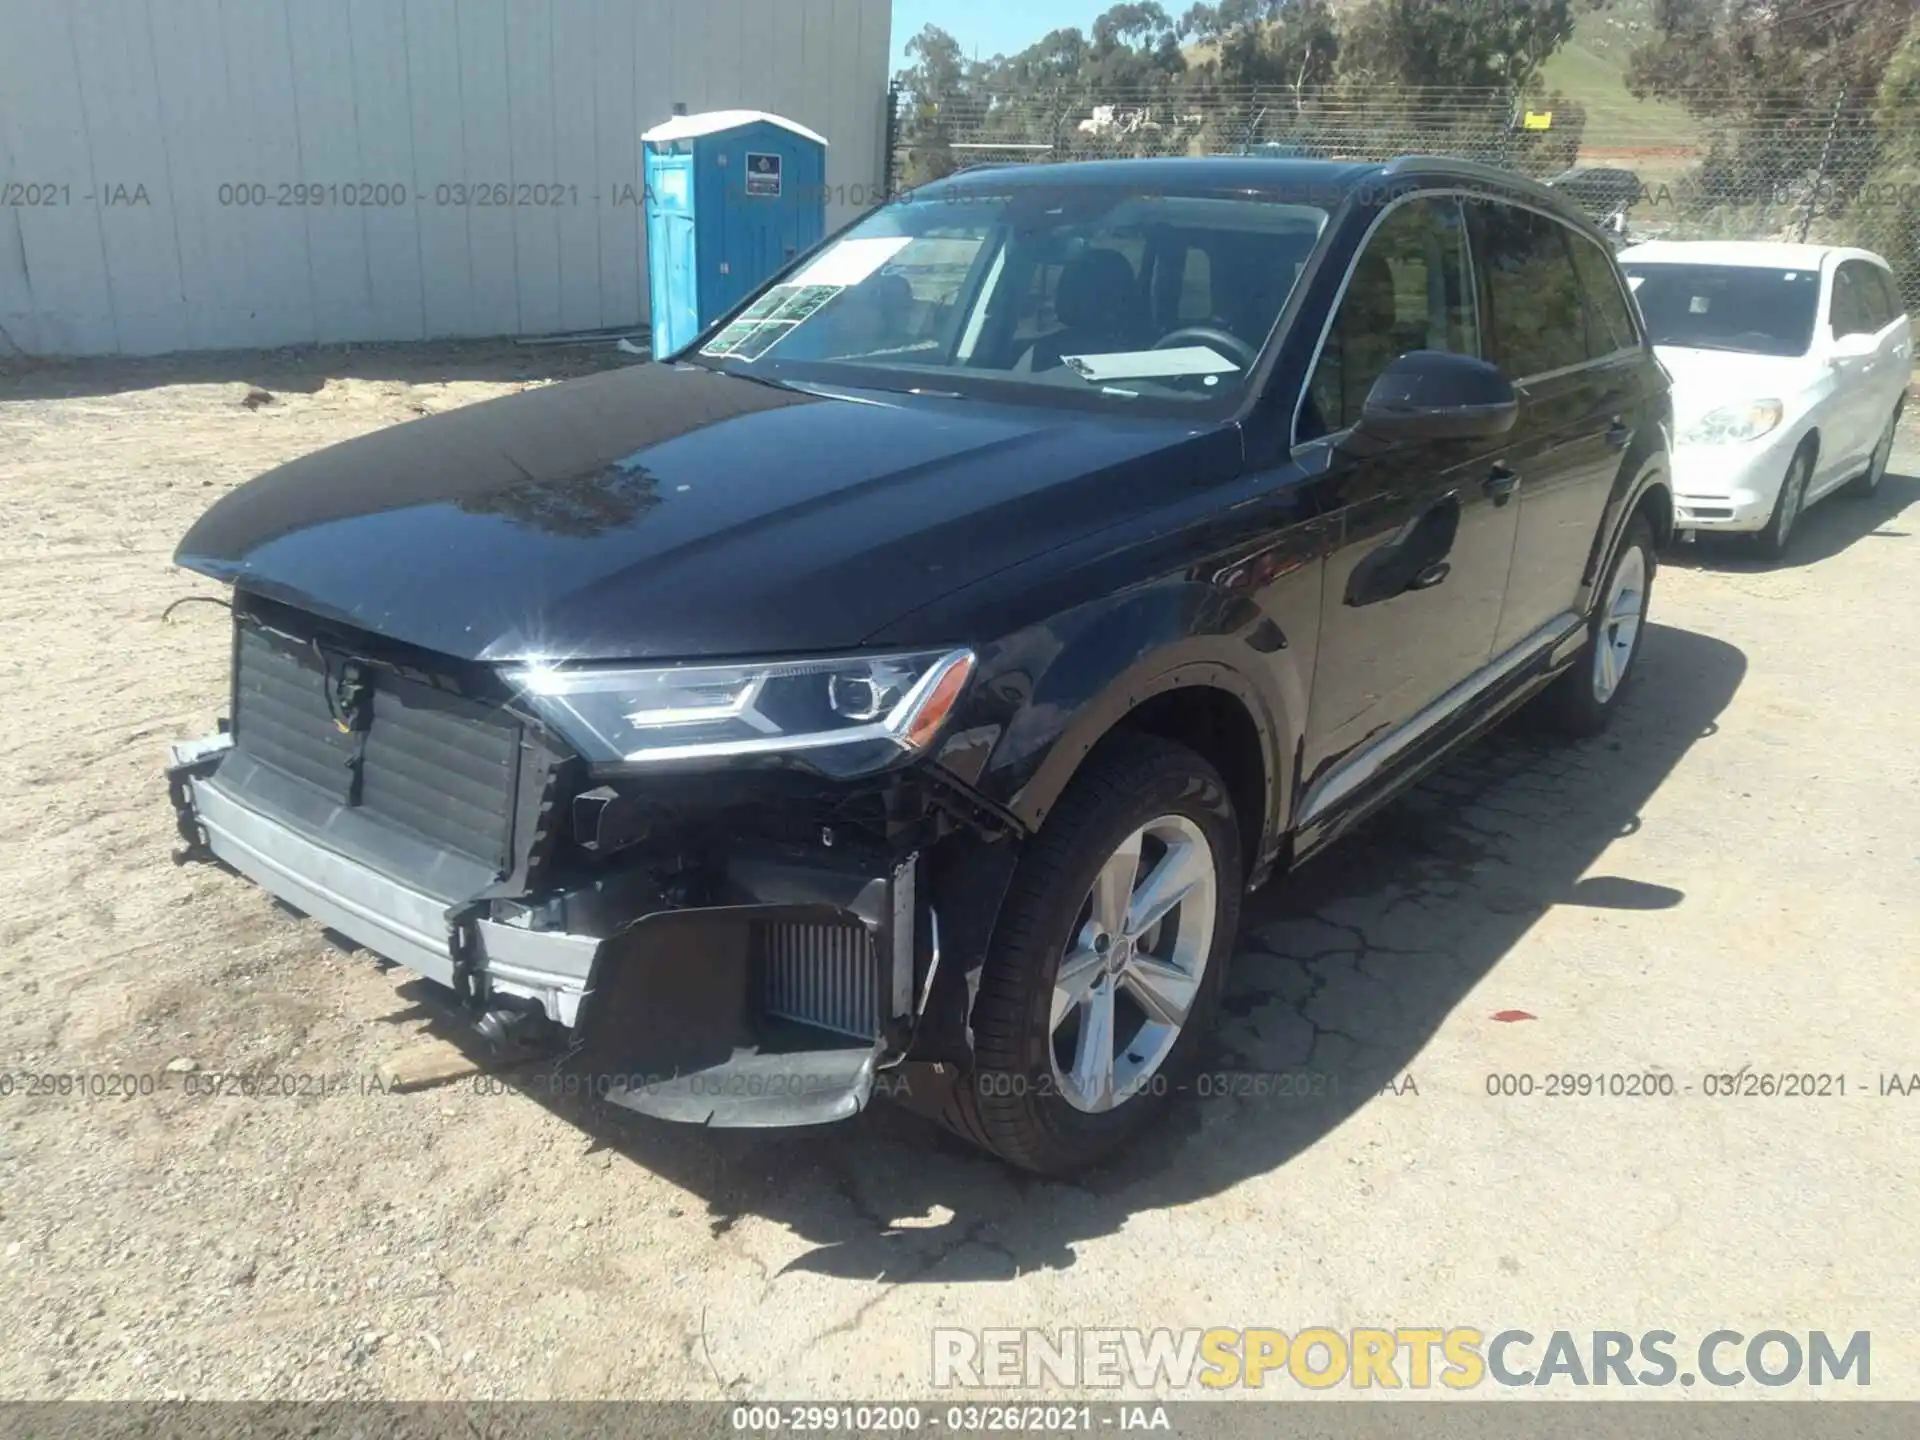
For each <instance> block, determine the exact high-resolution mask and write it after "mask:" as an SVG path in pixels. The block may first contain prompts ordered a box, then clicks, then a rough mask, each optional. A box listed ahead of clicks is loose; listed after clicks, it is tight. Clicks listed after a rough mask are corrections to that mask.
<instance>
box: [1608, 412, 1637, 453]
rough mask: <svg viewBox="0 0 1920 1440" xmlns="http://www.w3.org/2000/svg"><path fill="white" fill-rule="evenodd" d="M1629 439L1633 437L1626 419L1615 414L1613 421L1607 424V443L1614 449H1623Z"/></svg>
mask: <svg viewBox="0 0 1920 1440" xmlns="http://www.w3.org/2000/svg"><path fill="white" fill-rule="evenodd" d="M1631 439H1633V431H1632V429H1631V428H1630V427H1629V426H1628V425H1627V422H1626V421H1624V420H1622V419H1620V418H1619V417H1618V416H1615V417H1614V421H1613V423H1612V424H1611V425H1609V426H1607V444H1609V445H1611V446H1612V447H1613V448H1614V449H1615V450H1624V449H1626V448H1627V442H1628V441H1630V440H1631Z"/></svg>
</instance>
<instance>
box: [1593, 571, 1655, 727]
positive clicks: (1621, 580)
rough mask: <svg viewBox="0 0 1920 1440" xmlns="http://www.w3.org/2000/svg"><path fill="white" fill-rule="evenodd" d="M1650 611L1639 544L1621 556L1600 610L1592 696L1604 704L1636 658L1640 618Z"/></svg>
mask: <svg viewBox="0 0 1920 1440" xmlns="http://www.w3.org/2000/svg"><path fill="white" fill-rule="evenodd" d="M1646 613H1647V556H1646V552H1645V551H1644V550H1642V549H1641V548H1640V547H1639V546H1638V545H1635V546H1634V547H1633V548H1632V549H1630V550H1629V551H1627V553H1626V554H1624V555H1622V556H1621V557H1620V563H1619V564H1618V565H1616V566H1615V567H1614V571H1613V584H1612V585H1610V586H1609V587H1608V589H1607V597H1606V605H1605V608H1604V609H1603V610H1602V611H1601V612H1600V631H1599V634H1598V635H1596V636H1595V637H1594V646H1593V698H1594V699H1596V700H1598V701H1599V702H1600V703H1601V704H1602V705H1604V704H1606V703H1607V701H1609V700H1611V699H1612V698H1613V692H1614V691H1615V690H1618V689H1619V688H1620V681H1621V679H1622V678H1623V677H1624V676H1625V675H1626V673H1627V666H1628V664H1630V663H1631V662H1632V660H1633V647H1634V646H1635V645H1637V644H1638V643H1639V641H1640V622H1641V620H1642V619H1644V618H1645V616H1646Z"/></svg>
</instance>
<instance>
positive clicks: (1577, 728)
mask: <svg viewBox="0 0 1920 1440" xmlns="http://www.w3.org/2000/svg"><path fill="white" fill-rule="evenodd" d="M1657 569H1658V565H1657V562H1656V559H1655V555H1654V544H1653V527H1652V526H1651V525H1650V524H1648V523H1647V517H1646V516H1644V515H1635V516H1634V517H1633V519H1632V520H1630V521H1628V522H1627V530H1626V534H1625V535H1623V536H1622V537H1621V539H1620V549H1619V551H1618V552H1617V553H1616V554H1615V555H1614V557H1613V564H1612V565H1610V566H1608V567H1607V580H1606V583H1605V584H1604V585H1602V586H1601V587H1600V590H1599V598H1598V600H1597V601H1596V602H1595V604H1594V607H1593V614H1592V615H1591V616H1590V617H1589V618H1588V620H1587V643H1586V644H1585V645H1584V646H1582V647H1581V650H1580V656H1579V658H1578V659H1576V660H1575V661H1574V662H1573V664H1571V665H1569V666H1568V667H1567V669H1566V670H1565V671H1564V672H1562V674H1561V675H1560V677H1559V678H1558V679H1557V680H1555V681H1554V682H1553V684H1551V685H1550V686H1548V687H1547V692H1546V695H1545V697H1544V698H1545V700H1546V702H1547V704H1546V710H1547V714H1548V716H1549V718H1550V719H1551V721H1552V723H1553V725H1554V728H1556V729H1558V730H1559V731H1561V732H1562V733H1563V734H1566V735H1569V736H1572V737H1574V738H1577V739H1585V738H1587V737H1590V736H1594V735H1598V734H1599V733H1600V732H1601V731H1603V730H1605V729H1606V728H1607V724H1608V722H1609V721H1611V720H1612V718H1613V713H1614V711H1615V710H1617V709H1619V707H1620V697H1621V696H1622V695H1624V694H1625V693H1626V690H1627V685H1628V682H1629V681H1631V680H1632V678H1633V672H1634V669H1635V666H1636V663H1637V662H1638V661H1639V659H1640V650H1641V641H1642V640H1643V638H1644V637H1645V635H1646V629H1647V623H1646V622H1647V613H1648V605H1649V603H1650V602H1651V601H1652V599H1653V578H1654V574H1655V572H1656V570H1657ZM1629 595H1633V596H1635V597H1637V598H1635V599H1634V601H1633V603H1632V605H1631V606H1630V607H1628V608H1627V609H1623V608H1622V604H1623V600H1624V599H1625V597H1627V596H1629ZM1603 646H1604V647H1606V648H1605V649H1604V650H1603V649H1602V647H1603ZM1603 656H1604V657H1607V658H1605V659H1603Z"/></svg>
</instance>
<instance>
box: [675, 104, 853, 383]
mask: <svg viewBox="0 0 1920 1440" xmlns="http://www.w3.org/2000/svg"><path fill="white" fill-rule="evenodd" d="M640 138H641V140H642V141H643V142H645V151H646V174H645V179H646V204H647V288H648V294H649V296H650V297H651V300H652V305H653V353H654V354H655V355H669V354H672V353H673V352H674V351H676V350H678V349H680V347H681V346H683V345H685V344H686V343H687V342H688V341H690V340H692V339H693V337H694V336H695V335H698V334H699V333H700V332H701V331H702V330H703V329H705V328H706V326H707V325H709V324H710V323H711V322H712V321H714V320H716V319H718V318H719V317H720V316H721V315H723V314H725V313H726V311H728V310H729V309H731V308H732V307H733V306H734V305H735V304H736V303H738V302H739V301H740V300H741V299H742V298H744V297H745V296H746V294H747V293H748V292H749V291H751V290H753V289H754V288H755V287H757V286H758V285H759V284H760V282H761V281H763V280H765V279H766V278H767V277H768V276H769V275H771V274H773V273H774V271H776V270H778V269H779V268H780V267H781V266H783V265H785V264H786V263H787V262H788V261H789V260H791V259H793V257H794V256H796V255H798V254H800V253H801V251H803V250H806V249H809V248H810V247H812V246H813V245H815V244H816V243H818V241H819V239H820V237H821V236H822V235H823V234H825V233H826V218H827V142H826V140H825V139H824V138H823V137H821V136H819V135H816V134H815V133H814V132H813V131H811V130H809V129H807V127H806V126H804V125H799V124H796V123H795V122H793V121H792V120H785V119H782V118H781V117H780V116H778V115H769V114H767V113H766V112H765V111H761V110H713V111H709V112H708V113H706V114H704V115H676V116H675V117H674V118H673V119H671V120H668V121H667V122H665V123H664V124H661V125H656V126H654V127H653V129H651V130H649V131H647V132H646V133H645V134H644V135H642V136H641V137H640Z"/></svg>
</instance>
